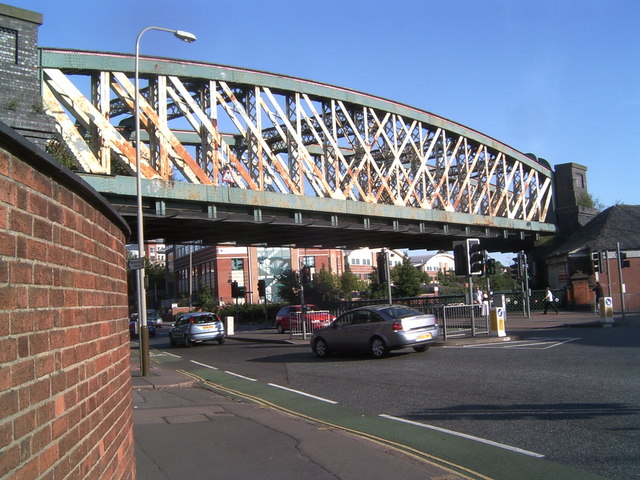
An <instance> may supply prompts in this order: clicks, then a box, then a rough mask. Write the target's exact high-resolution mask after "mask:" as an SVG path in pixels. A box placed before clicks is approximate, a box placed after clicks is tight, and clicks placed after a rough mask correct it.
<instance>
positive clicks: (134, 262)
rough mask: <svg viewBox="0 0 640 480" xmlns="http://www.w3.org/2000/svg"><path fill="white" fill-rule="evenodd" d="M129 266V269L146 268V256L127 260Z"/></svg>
mask: <svg viewBox="0 0 640 480" xmlns="http://www.w3.org/2000/svg"><path fill="white" fill-rule="evenodd" d="M127 266H128V267H129V270H141V269H143V268H144V257H140V258H132V259H130V260H129V261H127Z"/></svg>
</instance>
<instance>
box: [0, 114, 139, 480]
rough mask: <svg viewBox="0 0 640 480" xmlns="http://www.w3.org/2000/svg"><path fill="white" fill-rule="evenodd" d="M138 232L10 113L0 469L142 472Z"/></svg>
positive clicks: (0, 217) (102, 474)
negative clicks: (134, 373)
mask: <svg viewBox="0 0 640 480" xmlns="http://www.w3.org/2000/svg"><path fill="white" fill-rule="evenodd" d="M129 234H130V232H129V228H128V226H127V224H126V223H125V222H124V220H123V219H122V218H121V217H120V216H119V215H118V214H117V213H115V212H114V210H113V209H112V208H111V206H110V205H109V204H108V203H107V202H106V201H105V200H104V199H102V197H100V196H99V195H98V194H97V193H96V192H95V191H94V190H93V189H92V188H91V187H89V186H88V185H87V184H86V183H85V182H84V181H82V180H81V179H80V178H79V177H77V176H76V175H75V174H74V173H72V172H71V171H69V170H67V169H66V168H64V167H62V166H60V164H58V163H57V162H56V161H55V160H53V159H52V158H51V157H49V156H47V155H46V154H45V153H44V152H43V151H42V150H39V149H38V148H36V147H34V145H33V144H32V143H30V142H28V141H26V140H25V139H24V138H23V137H21V136H19V135H17V134H16V133H15V132H14V131H13V130H12V129H10V128H8V127H7V126H6V125H5V124H4V123H2V122H0V298H2V302H1V303H0V478H16V479H18V478H24V479H29V480H37V479H44V478H47V479H51V478H74V479H91V480H95V479H98V480H100V479H114V478H118V479H133V478H135V456H134V442H133V423H132V408H131V372H130V363H129V355H130V351H129V348H130V347H129V332H128V319H127V272H126V258H125V241H126V238H127V237H128V235H129Z"/></svg>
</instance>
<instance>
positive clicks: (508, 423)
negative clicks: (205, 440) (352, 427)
mask: <svg viewBox="0 0 640 480" xmlns="http://www.w3.org/2000/svg"><path fill="white" fill-rule="evenodd" d="M163 330H164V331H161V333H160V335H159V336H158V337H157V338H156V339H154V340H153V341H152V345H153V347H154V351H156V352H157V351H162V350H165V351H167V352H171V353H172V354H176V355H179V356H180V357H181V358H182V359H183V360H195V361H198V362H201V363H204V364H207V365H212V366H215V367H217V368H219V369H222V370H226V371H231V372H234V373H236V374H239V375H245V376H248V377H251V378H255V379H257V380H259V381H261V382H273V383H277V384H279V385H283V386H286V387H289V388H293V389H296V390H300V391H303V392H307V393H309V394H312V395H317V396H321V397H323V398H327V399H331V400H333V401H336V402H338V403H339V404H341V405H344V406H346V407H349V408H352V409H355V410H358V411H362V412H364V413H370V414H375V415H380V414H384V415H389V416H393V417H398V418H402V419H407V420H410V421H416V422H420V423H424V424H428V425H433V426H436V427H441V428H445V429H448V430H452V431H455V432H461V433H464V434H467V435H473V436H476V437H480V438H483V439H487V440H491V441H494V442H499V443H501V444H505V445H509V446H512V447H516V448H520V449H524V450H526V451H529V452H533V453H537V454H541V455H544V456H545V457H546V458H548V459H550V460H553V461H557V462H559V463H564V464H566V465H570V466H573V467H576V468H579V469H581V470H585V471H588V472H592V473H595V474H599V475H602V476H604V477H607V478H612V479H630V478H640V349H639V348H638V347H639V346H640V327H638V326H624V327H616V328H561V329H553V330H538V331H535V332H531V334H529V335H524V337H523V340H521V341H518V342H509V343H504V344H502V343H501V344H488V345H476V346H473V347H432V348H431V349H430V350H428V351H427V352H426V353H415V352H413V351H412V350H403V351H400V352H396V353H392V354H391V355H390V356H389V357H387V358H385V359H382V360H373V359H370V358H368V357H366V356H360V355H353V356H348V355H343V356H333V357H330V358H329V359H327V360H320V359H316V358H315V357H313V356H312V355H311V352H310V348H309V347H304V346H292V345H273V344H250V343H243V342H235V341H233V340H231V339H229V340H228V341H227V343H226V344H225V345H217V344H211V345H202V346H198V347H196V348H191V349H185V348H171V347H169V345H168V342H167V341H166V329H163ZM179 363H180V364H183V362H179ZM183 366H184V365H183Z"/></svg>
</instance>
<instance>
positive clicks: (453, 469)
mask: <svg viewBox="0 0 640 480" xmlns="http://www.w3.org/2000/svg"><path fill="white" fill-rule="evenodd" d="M178 372H180V373H182V374H184V375H187V376H188V377H191V378H193V379H194V380H196V381H198V382H202V383H204V384H205V385H206V386H208V387H211V388H212V389H214V390H217V391H220V392H224V393H227V394H229V395H231V396H234V397H239V398H242V399H244V400H247V401H250V402H253V403H255V404H257V405H260V406H263V407H267V408H272V409H274V410H278V411H280V412H284V413H287V414H289V415H292V416H295V417H298V418H304V419H306V420H309V421H311V422H314V423H316V424H320V425H324V426H326V427H329V428H334V429H337V430H341V431H343V432H348V433H350V434H352V435H356V436H358V437H360V438H364V439H366V440H369V441H371V442H374V443H376V444H378V445H381V446H384V447H388V448H392V449H393V450H396V451H398V452H401V453H404V454H405V455H408V456H410V457H412V458H415V459H417V460H420V461H422V462H426V463H429V464H431V465H434V466H436V467H439V468H442V469H443V470H446V471H448V472H449V473H452V474H454V475H457V476H459V477H460V478H462V479H465V480H493V479H492V478H491V477H487V476H486V475H482V474H481V473H478V472H476V471H474V470H471V469H469V468H466V467H463V466H461V465H457V464H455V463H453V462H449V461H447V460H444V459H442V458H439V457H435V456H433V455H430V454H428V453H426V452H422V451H420V450H418V449H416V448H413V447H410V446H408V445H404V444H402V443H397V442H394V441H391V440H387V439H384V438H381V437H378V436H376V435H372V434H370V433H366V432H362V431H359V430H354V429H352V428H348V427H345V426H343V425H337V424H335V423H331V422H327V421H326V420H321V419H319V418H315V417H311V416H309V415H305V414H303V413H300V412H296V411H295V410H291V409H289V408H285V407H283V406H281V405H278V404H276V403H273V402H269V401H268V400H265V399H264V398H260V397H257V396H255V395H250V394H248V393H244V392H241V391H239V390H234V389H232V388H229V387H225V386H224V385H220V384H219V383H215V382H212V381H211V380H207V379H206V378H203V377H200V376H199V375H196V374H194V373H192V372H187V371H186V370H178Z"/></svg>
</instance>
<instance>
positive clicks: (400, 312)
mask: <svg viewBox="0 0 640 480" xmlns="http://www.w3.org/2000/svg"><path fill="white" fill-rule="evenodd" d="M382 312H383V313H385V314H387V315H388V316H390V317H391V318H405V317H414V316H416V315H422V314H421V313H420V312H419V311H417V310H414V309H413V308H409V307H389V308H385V309H383V310H382Z"/></svg>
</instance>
